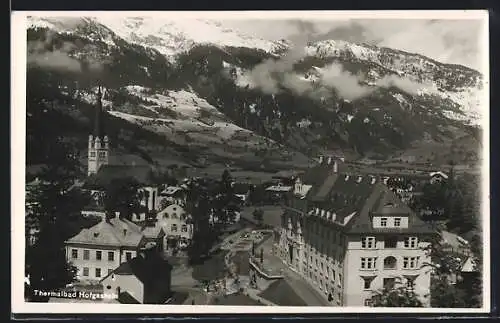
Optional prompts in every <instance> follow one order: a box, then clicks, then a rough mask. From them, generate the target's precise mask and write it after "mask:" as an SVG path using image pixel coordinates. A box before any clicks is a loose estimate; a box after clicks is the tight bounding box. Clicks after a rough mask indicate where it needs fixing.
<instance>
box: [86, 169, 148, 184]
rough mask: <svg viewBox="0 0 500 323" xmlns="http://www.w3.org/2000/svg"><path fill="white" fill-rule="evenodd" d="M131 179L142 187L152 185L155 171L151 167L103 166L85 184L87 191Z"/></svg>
mask: <svg viewBox="0 0 500 323" xmlns="http://www.w3.org/2000/svg"><path fill="white" fill-rule="evenodd" d="M124 177H131V178H133V179H135V180H136V181H137V182H138V183H139V184H141V185H149V184H151V183H152V177H153V170H152V169H151V167H149V166H144V165H141V166H129V165H103V166H101V167H100V168H99V171H98V172H97V173H96V174H93V175H91V176H90V177H89V178H88V179H87V180H86V181H85V184H84V186H83V187H84V188H86V189H103V188H106V187H107V186H108V185H109V184H110V183H111V182H112V181H113V180H116V179H122V178H124Z"/></svg>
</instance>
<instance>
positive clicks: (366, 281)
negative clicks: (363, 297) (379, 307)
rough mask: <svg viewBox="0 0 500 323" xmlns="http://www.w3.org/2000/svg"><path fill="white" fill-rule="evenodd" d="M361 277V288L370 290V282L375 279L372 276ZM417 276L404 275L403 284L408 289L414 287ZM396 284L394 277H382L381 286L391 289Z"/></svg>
mask: <svg viewBox="0 0 500 323" xmlns="http://www.w3.org/2000/svg"><path fill="white" fill-rule="evenodd" d="M361 278H362V279H363V289H364V290H371V288H372V286H371V285H372V282H373V281H374V280H375V278H376V277H375V276H374V277H361ZM416 279H417V277H406V281H405V286H406V288H408V289H413V288H414V287H415V280H416ZM395 285H396V278H394V277H390V278H384V279H383V286H384V288H386V289H392V288H394V286H395Z"/></svg>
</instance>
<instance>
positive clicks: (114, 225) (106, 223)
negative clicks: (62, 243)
mask: <svg viewBox="0 0 500 323" xmlns="http://www.w3.org/2000/svg"><path fill="white" fill-rule="evenodd" d="M142 238H143V235H142V233H141V229H140V227H139V226H137V225H136V224H134V223H133V222H131V221H129V220H127V219H121V218H120V217H114V218H111V219H109V220H105V219H103V220H102V221H100V222H99V223H97V224H96V225H94V226H92V227H90V228H84V229H82V230H81V231H80V232H79V233H78V234H77V235H75V236H73V237H71V238H70V239H68V240H67V243H68V244H72V243H76V244H78V243H84V244H91V245H99V246H102V245H106V246H116V247H121V246H127V247H138V246H139V244H140V243H141V241H142Z"/></svg>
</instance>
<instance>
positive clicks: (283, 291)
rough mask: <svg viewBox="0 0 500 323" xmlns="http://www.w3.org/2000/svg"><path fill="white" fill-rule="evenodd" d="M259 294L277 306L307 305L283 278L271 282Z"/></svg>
mask: <svg viewBox="0 0 500 323" xmlns="http://www.w3.org/2000/svg"><path fill="white" fill-rule="evenodd" d="M259 296H260V297H262V298H265V299H267V300H268V301H270V302H273V303H274V304H276V305H279V306H307V304H306V303H305V302H304V300H303V299H302V298H300V296H299V295H297V293H295V291H294V290H293V288H292V287H291V286H290V285H289V284H288V282H286V281H285V280H284V279H280V280H277V281H275V282H273V283H271V285H269V286H268V287H267V288H266V289H265V290H264V291H263V292H262V293H260V294H259Z"/></svg>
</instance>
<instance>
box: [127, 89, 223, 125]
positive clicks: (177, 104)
mask: <svg viewBox="0 0 500 323" xmlns="http://www.w3.org/2000/svg"><path fill="white" fill-rule="evenodd" d="M125 89H126V90H127V92H128V93H129V94H130V95H133V96H135V97H138V98H141V99H143V100H147V101H150V102H153V104H155V106H149V107H150V108H153V107H154V108H158V109H162V108H167V109H170V110H172V111H175V112H176V113H178V114H179V115H181V116H184V117H187V118H199V117H200V113H201V111H202V110H204V111H206V112H209V113H210V115H212V116H218V117H221V118H222V117H223V116H224V115H223V114H222V113H220V112H219V111H218V110H217V109H216V108H215V107H213V106H212V105H210V104H209V103H208V102H207V101H206V100H205V99H202V98H200V97H198V95H196V94H195V93H192V92H188V91H185V90H181V91H163V93H161V94H160V93H153V92H151V89H149V88H146V87H143V86H139V85H129V86H126V87H125Z"/></svg>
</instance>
